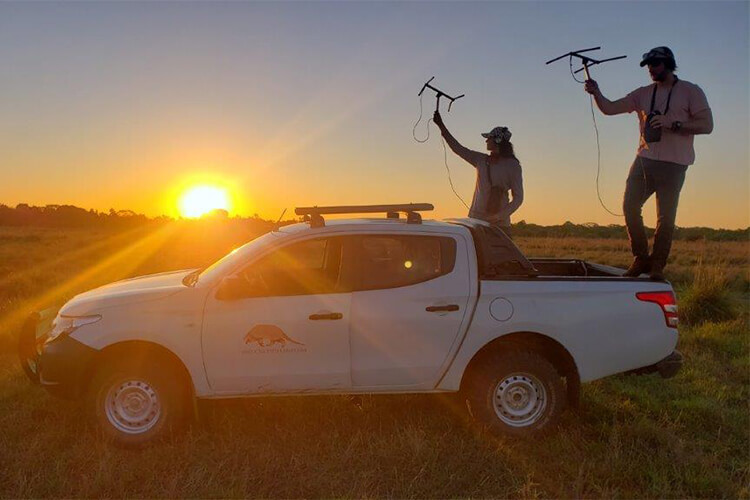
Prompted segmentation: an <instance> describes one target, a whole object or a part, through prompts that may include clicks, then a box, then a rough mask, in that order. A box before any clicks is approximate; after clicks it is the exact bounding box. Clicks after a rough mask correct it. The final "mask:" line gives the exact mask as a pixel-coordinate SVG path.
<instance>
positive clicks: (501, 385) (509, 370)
mask: <svg viewBox="0 0 750 500" xmlns="http://www.w3.org/2000/svg"><path fill="white" fill-rule="evenodd" d="M466 396H467V399H468V402H469V406H470V410H471V414H472V416H473V417H474V419H475V420H477V421H478V422H479V423H481V424H483V425H484V426H486V427H487V429H488V430H490V431H491V432H493V433H495V434H509V435H514V436H523V437H531V436H534V435H538V434H541V433H543V432H545V431H547V430H549V429H551V428H552V427H554V426H555V424H556V423H557V420H558V418H559V417H560V414H561V413H562V412H563V410H564V409H565V386H564V385H563V382H562V378H561V377H560V375H559V374H558V373H557V370H555V367H554V366H553V365H552V363H550V362H549V361H548V360H547V359H546V358H544V357H543V356H541V355H540V354H537V353H535V352H532V351H523V350H508V351H502V352H497V353H492V354H490V355H488V356H487V357H486V358H485V359H484V360H482V361H480V363H479V365H478V366H476V367H475V368H474V369H473V370H472V372H471V374H470V379H469V383H468V387H467V393H466Z"/></svg>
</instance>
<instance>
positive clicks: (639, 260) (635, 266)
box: [623, 257, 664, 278]
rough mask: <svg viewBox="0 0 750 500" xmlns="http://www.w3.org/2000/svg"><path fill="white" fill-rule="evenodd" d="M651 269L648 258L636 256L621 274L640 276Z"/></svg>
mask: <svg viewBox="0 0 750 500" xmlns="http://www.w3.org/2000/svg"><path fill="white" fill-rule="evenodd" d="M663 267H664V266H662V268H663ZM650 270H651V261H650V260H649V259H648V257H636V258H635V259H633V263H632V264H630V267H629V268H628V270H627V271H625V273H624V274H623V276H625V277H628V278H635V277H636V276H640V275H641V274H643V273H647V272H649V271H650Z"/></svg>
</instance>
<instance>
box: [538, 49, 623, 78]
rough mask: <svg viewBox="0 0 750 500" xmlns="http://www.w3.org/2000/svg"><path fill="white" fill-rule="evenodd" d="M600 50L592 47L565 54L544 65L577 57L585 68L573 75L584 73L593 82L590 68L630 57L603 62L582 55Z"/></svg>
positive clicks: (611, 58)
mask: <svg viewBox="0 0 750 500" xmlns="http://www.w3.org/2000/svg"><path fill="white" fill-rule="evenodd" d="M599 49H601V47H592V48H590V49H581V50H575V51H573V52H568V53H567V54H563V55H561V56H560V57H555V58H554V59H550V60H549V61H547V62H546V63H544V64H549V63H553V62H555V61H559V60H560V59H562V58H563V57H569V58H570V59H571V60H572V59H573V58H574V57H577V58H578V59H580V60H581V64H582V65H583V68H581V69H579V70H576V71H574V72H573V74H575V73H580V72H581V71H583V72H584V73H585V74H586V79H587V80H591V75H590V74H589V67H590V66H596V65H597V64H601V63H603V62H607V61H616V60H617V59H625V58H626V57H628V56H617V57H610V58H608V59H601V60H599V59H594V58H591V57H588V56H584V55H581V53H582V52H591V51H592V50H599Z"/></svg>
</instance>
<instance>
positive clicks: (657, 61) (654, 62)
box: [646, 59, 664, 67]
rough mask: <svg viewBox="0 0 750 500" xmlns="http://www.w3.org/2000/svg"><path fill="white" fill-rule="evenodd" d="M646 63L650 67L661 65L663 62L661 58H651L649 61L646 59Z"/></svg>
mask: <svg viewBox="0 0 750 500" xmlns="http://www.w3.org/2000/svg"><path fill="white" fill-rule="evenodd" d="M646 64H648V65H649V66H651V67H656V66H661V65H662V64H664V60H663V59H651V60H650V61H647V62H646Z"/></svg>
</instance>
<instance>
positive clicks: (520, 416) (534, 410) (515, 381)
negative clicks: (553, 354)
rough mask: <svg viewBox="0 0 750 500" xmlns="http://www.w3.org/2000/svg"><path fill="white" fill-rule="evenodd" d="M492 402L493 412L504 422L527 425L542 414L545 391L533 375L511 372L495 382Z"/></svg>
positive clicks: (520, 425) (521, 425)
mask: <svg viewBox="0 0 750 500" xmlns="http://www.w3.org/2000/svg"><path fill="white" fill-rule="evenodd" d="M492 404H493V407H494V409H495V414H497V417H498V418H499V419H500V420H502V422H503V423H504V424H507V425H509V426H511V427H528V426H530V425H532V424H534V423H535V422H537V421H538V420H539V419H540V418H541V417H542V415H543V414H544V410H545V409H546V408H547V391H546V389H545V388H544V385H543V384H542V383H541V382H540V381H539V379H537V378H536V377H534V376H533V375H530V374H528V373H513V374H511V375H508V376H507V377H505V378H504V379H503V380H501V381H500V383H498V384H497V386H496V387H495V393H494V395H493V397H492Z"/></svg>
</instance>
